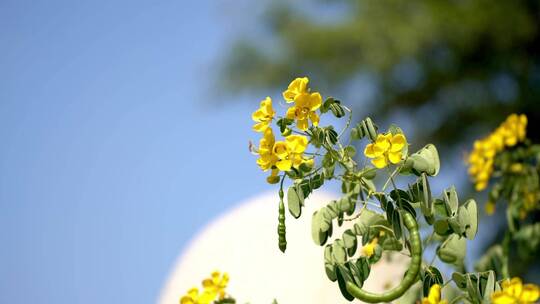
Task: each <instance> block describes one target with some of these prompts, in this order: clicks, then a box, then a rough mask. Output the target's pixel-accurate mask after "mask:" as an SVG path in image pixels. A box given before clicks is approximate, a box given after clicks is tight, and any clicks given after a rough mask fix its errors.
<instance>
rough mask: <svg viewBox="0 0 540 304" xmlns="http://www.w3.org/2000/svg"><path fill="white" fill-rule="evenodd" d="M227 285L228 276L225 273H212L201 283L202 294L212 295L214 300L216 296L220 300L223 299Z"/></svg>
mask: <svg viewBox="0 0 540 304" xmlns="http://www.w3.org/2000/svg"><path fill="white" fill-rule="evenodd" d="M227 284H229V275H228V274H227V273H223V275H221V273H220V272H219V271H214V272H212V275H211V277H210V278H208V279H205V280H204V281H203V282H202V285H203V287H204V292H207V293H209V294H214V298H215V297H216V296H217V297H218V298H219V299H220V300H222V299H223V298H225V288H227Z"/></svg>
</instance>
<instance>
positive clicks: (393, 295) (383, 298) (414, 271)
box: [346, 212, 422, 303]
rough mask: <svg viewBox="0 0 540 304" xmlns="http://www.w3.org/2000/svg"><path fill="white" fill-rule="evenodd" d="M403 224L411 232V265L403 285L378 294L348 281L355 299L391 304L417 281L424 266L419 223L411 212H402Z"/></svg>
mask: <svg viewBox="0 0 540 304" xmlns="http://www.w3.org/2000/svg"><path fill="white" fill-rule="evenodd" d="M402 217H403V223H404V224H405V227H406V228H407V230H409V237H410V244H411V248H410V252H411V263H410V265H409V269H408V270H407V273H406V274H405V276H404V277H403V280H402V281H401V283H400V284H399V285H398V286H396V287H394V288H393V289H391V290H389V291H386V292H383V293H380V294H376V293H372V292H369V291H365V290H363V289H362V288H360V287H359V286H358V285H356V284H355V283H354V282H352V281H347V285H346V287H347V291H348V292H349V293H350V294H351V295H352V296H354V297H355V298H357V299H359V300H361V301H364V302H367V303H379V302H391V301H393V300H395V299H397V298H399V297H401V296H402V295H403V294H404V293H405V292H406V291H407V290H409V288H410V287H411V286H412V285H413V284H414V283H415V282H416V281H417V279H418V273H419V272H420V265H421V264H422V242H421V240H420V233H419V232H418V223H417V222H416V219H415V218H414V217H413V216H412V215H411V214H410V213H409V212H402Z"/></svg>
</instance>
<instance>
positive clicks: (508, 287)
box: [491, 278, 540, 304]
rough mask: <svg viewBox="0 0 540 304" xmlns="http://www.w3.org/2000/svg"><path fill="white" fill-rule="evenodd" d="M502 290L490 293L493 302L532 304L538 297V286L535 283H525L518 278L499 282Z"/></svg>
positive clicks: (495, 303) (539, 295) (496, 303)
mask: <svg viewBox="0 0 540 304" xmlns="http://www.w3.org/2000/svg"><path fill="white" fill-rule="evenodd" d="M501 287H502V290H501V291H496V292H494V293H493V294H492V295H491V302H492V303H493V304H532V303H535V302H536V301H537V300H538V299H539V298H540V288H539V287H538V286H537V285H535V284H525V285H523V283H522V282H521V279H520V278H512V280H506V281H504V282H502V284H501Z"/></svg>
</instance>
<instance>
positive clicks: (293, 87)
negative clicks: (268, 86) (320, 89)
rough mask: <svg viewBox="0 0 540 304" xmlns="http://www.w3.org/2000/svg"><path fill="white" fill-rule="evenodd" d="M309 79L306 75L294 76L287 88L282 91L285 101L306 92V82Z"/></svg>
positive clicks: (288, 101) (291, 100) (290, 100)
mask: <svg viewBox="0 0 540 304" xmlns="http://www.w3.org/2000/svg"><path fill="white" fill-rule="evenodd" d="M308 82H309V79H308V78H307V77H302V78H296V79H295V80H293V81H292V82H291V83H290V84H289V87H288V88H287V90H285V91H284V92H283V98H285V100H286V101H287V103H290V102H293V101H294V100H295V98H296V96H298V95H300V94H304V93H307V84H308Z"/></svg>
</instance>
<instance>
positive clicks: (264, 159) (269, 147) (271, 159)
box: [256, 128, 278, 171]
mask: <svg viewBox="0 0 540 304" xmlns="http://www.w3.org/2000/svg"><path fill="white" fill-rule="evenodd" d="M275 142H276V138H275V137H274V133H273V131H272V128H268V129H266V130H265V131H264V134H263V137H262V138H261V140H260V141H259V148H258V150H257V151H256V152H257V153H258V154H259V159H257V164H258V165H259V167H260V168H261V169H262V170H263V171H267V170H269V169H271V168H272V167H273V166H274V165H275V164H276V162H277V161H278V158H277V156H276V155H275V154H274V153H273V147H274V144H275Z"/></svg>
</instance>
